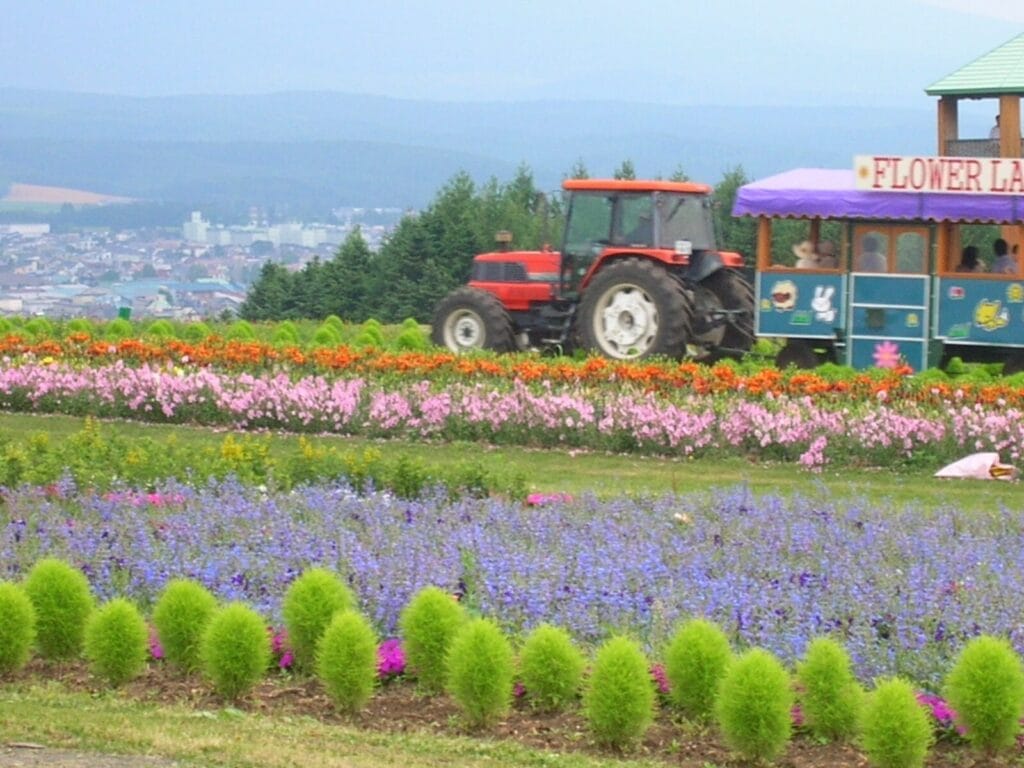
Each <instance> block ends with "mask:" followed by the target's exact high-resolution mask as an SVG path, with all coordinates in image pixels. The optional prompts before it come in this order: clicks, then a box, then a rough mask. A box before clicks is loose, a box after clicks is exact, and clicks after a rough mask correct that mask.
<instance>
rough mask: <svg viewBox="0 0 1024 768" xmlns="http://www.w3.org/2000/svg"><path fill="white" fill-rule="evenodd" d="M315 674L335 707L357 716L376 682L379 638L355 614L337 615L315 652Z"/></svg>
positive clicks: (360, 616) (368, 623)
mask: <svg viewBox="0 0 1024 768" xmlns="http://www.w3.org/2000/svg"><path fill="white" fill-rule="evenodd" d="M316 673H317V677H319V678H320V680H321V681H322V682H323V684H324V687H325V688H326V689H327V693H328V695H329V696H330V697H331V699H332V700H333V701H334V704H335V706H337V707H338V708H339V709H341V710H343V711H345V712H350V713H354V712H358V711H359V710H360V709H362V708H363V707H364V706H365V705H366V702H367V701H369V699H370V695H371V694H372V693H373V686H374V684H375V683H376V680H377V637H376V635H375V634H374V631H373V628H372V627H371V626H370V622H368V621H367V620H366V618H365V617H363V616H362V615H361V614H359V613H357V612H356V611H352V610H346V611H341V612H339V613H336V614H334V618H333V619H332V620H331V623H330V624H329V625H328V626H327V629H326V630H324V633H323V636H322V637H321V638H320V642H319V643H318V644H317V651H316Z"/></svg>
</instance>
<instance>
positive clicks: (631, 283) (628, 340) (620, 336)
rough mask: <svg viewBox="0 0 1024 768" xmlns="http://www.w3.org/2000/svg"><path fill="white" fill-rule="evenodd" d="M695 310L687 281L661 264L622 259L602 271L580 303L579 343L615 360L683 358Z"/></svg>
mask: <svg viewBox="0 0 1024 768" xmlns="http://www.w3.org/2000/svg"><path fill="white" fill-rule="evenodd" d="M692 317H693V308H692V304H691V302H690V297H689V295H688V294H687V293H686V291H685V290H684V289H683V285H682V283H680V282H679V281H678V280H676V279H675V278H674V277H672V275H670V274H669V273H668V271H667V270H666V269H665V268H664V267H662V266H660V265H657V264H654V263H652V262H649V261H645V260H642V259H623V260H621V261H616V262H614V263H612V264H610V265H609V266H607V267H605V268H604V269H602V270H601V271H600V272H598V273H597V275H596V276H595V277H594V279H593V281H592V282H591V283H590V285H588V286H587V287H586V289H585V291H584V294H583V299H582V301H581V303H580V313H579V333H580V341H581V343H582V345H583V346H584V347H585V348H586V349H590V350H594V351H597V352H600V353H601V354H602V355H604V356H606V357H611V358H614V359H616V360H636V359H638V358H642V357H649V356H651V355H667V356H669V357H674V358H679V357H682V356H683V355H684V354H685V353H686V345H687V343H688V342H689V340H690V335H691V327H692V326H691V322H692Z"/></svg>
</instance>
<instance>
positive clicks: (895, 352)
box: [872, 341, 900, 368]
mask: <svg viewBox="0 0 1024 768" xmlns="http://www.w3.org/2000/svg"><path fill="white" fill-rule="evenodd" d="M872 357H873V358H874V361H875V365H876V366H878V367H879V368H895V367H896V366H898V365H899V364H900V346H899V344H896V343H894V342H891V341H883V342H880V343H879V344H875V352H874V354H873V355H872Z"/></svg>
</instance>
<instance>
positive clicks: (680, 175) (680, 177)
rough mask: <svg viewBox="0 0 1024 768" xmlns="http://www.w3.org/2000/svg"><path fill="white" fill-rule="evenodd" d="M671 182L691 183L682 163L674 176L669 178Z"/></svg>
mask: <svg viewBox="0 0 1024 768" xmlns="http://www.w3.org/2000/svg"><path fill="white" fill-rule="evenodd" d="M668 180H669V181H689V180H690V177H689V176H688V175H687V174H686V171H684V170H683V164H682V163H680V164H679V165H677V166H676V169H675V170H674V171H672V175H671V176H669V177H668Z"/></svg>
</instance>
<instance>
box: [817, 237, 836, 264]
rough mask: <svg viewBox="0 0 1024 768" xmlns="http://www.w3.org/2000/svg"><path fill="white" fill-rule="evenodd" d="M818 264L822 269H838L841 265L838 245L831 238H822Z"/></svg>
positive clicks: (819, 244)
mask: <svg viewBox="0 0 1024 768" xmlns="http://www.w3.org/2000/svg"><path fill="white" fill-rule="evenodd" d="M818 266H819V267H821V268H822V269H837V268H838V267H839V259H838V258H836V246H835V244H834V243H833V242H832V241H831V240H822V241H821V242H819V243H818Z"/></svg>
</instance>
